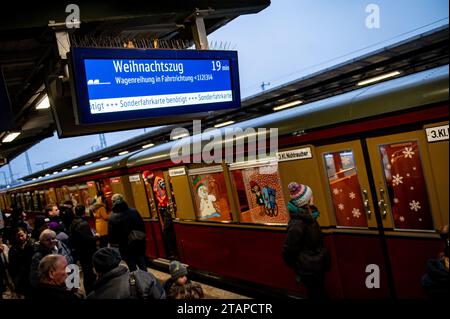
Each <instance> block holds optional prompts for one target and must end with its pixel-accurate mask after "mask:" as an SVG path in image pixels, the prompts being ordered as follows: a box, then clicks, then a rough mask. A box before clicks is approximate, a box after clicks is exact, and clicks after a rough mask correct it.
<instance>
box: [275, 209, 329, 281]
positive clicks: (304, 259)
mask: <svg viewBox="0 0 450 319" xmlns="http://www.w3.org/2000/svg"><path fill="white" fill-rule="evenodd" d="M287 230H288V231H287V235H286V239H285V242H284V246H283V251H282V255H283V259H284V261H285V263H286V264H287V265H288V266H289V267H291V268H293V269H294V270H295V272H296V273H297V274H300V275H310V274H312V273H320V272H323V271H325V269H326V268H328V262H329V260H328V252H327V251H326V249H325V248H324V245H323V239H322V232H321V230H320V226H319V224H318V223H317V221H316V220H315V219H314V218H313V217H312V216H311V214H310V213H309V211H307V210H306V209H304V208H299V209H298V211H297V212H296V213H292V212H291V214H290V221H289V223H288V227H287ZM321 253H323V254H324V257H323V258H322V257H319V256H321ZM311 256H313V257H312V258H310V257H311ZM315 256H317V258H316V257H315ZM313 258H315V259H314V260H313ZM322 259H323V260H322ZM310 261H311V262H310Z"/></svg>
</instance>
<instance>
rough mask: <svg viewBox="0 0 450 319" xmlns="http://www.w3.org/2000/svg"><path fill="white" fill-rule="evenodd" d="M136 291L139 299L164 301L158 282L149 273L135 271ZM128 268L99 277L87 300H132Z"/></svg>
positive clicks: (120, 268)
mask: <svg viewBox="0 0 450 319" xmlns="http://www.w3.org/2000/svg"><path fill="white" fill-rule="evenodd" d="M133 273H134V275H135V278H136V291H137V293H138V295H139V296H140V299H165V298H166V294H165V292H164V289H163V288H162V287H161V284H160V283H159V282H158V280H157V279H156V278H155V277H154V276H153V275H152V274H150V273H148V272H145V271H142V270H136V271H134V272H133ZM130 275H131V273H130V272H129V270H128V268H127V267H125V266H122V265H119V266H118V267H116V268H114V269H113V270H111V271H109V272H108V273H106V274H104V275H103V276H101V277H100V278H99V279H98V280H97V282H96V283H95V285H94V291H93V292H91V293H90V294H89V295H88V296H87V299H133V295H132V292H131V285H130Z"/></svg>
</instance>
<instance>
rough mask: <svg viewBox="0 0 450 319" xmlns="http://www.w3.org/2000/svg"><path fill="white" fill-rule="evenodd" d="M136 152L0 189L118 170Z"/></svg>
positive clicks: (25, 186)
mask: <svg viewBox="0 0 450 319" xmlns="http://www.w3.org/2000/svg"><path fill="white" fill-rule="evenodd" d="M133 154H134V153H129V154H126V155H121V156H116V157H112V158H109V159H107V160H104V161H99V162H95V163H92V164H89V165H85V166H80V167H77V168H74V169H70V170H67V171H65V172H59V173H57V174H51V175H49V176H43V177H41V178H37V179H35V180H33V181H27V182H23V183H21V184H19V185H15V186H13V187H10V188H4V189H2V190H0V192H5V191H12V190H21V189H27V188H31V187H33V186H36V185H39V184H42V183H55V182H59V181H63V180H67V179H73V178H79V177H83V176H87V175H93V174H100V173H104V172H108V171H112V170H117V169H120V168H124V167H126V160H127V158H128V157H129V156H131V155H133Z"/></svg>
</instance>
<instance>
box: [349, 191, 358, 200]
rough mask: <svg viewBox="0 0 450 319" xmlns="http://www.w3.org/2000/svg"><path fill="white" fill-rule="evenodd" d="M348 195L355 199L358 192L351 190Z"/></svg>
mask: <svg viewBox="0 0 450 319" xmlns="http://www.w3.org/2000/svg"><path fill="white" fill-rule="evenodd" d="M348 197H350V199H355V197H356V194H355V193H353V192H351V193H350V194H348Z"/></svg>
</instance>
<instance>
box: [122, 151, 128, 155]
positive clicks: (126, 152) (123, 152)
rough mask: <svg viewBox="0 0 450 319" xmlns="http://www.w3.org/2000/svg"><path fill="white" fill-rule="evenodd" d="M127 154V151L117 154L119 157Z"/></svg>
mask: <svg viewBox="0 0 450 319" xmlns="http://www.w3.org/2000/svg"><path fill="white" fill-rule="evenodd" d="M128 153H130V152H128V151H122V152H120V153H119V155H125V154H128Z"/></svg>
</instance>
